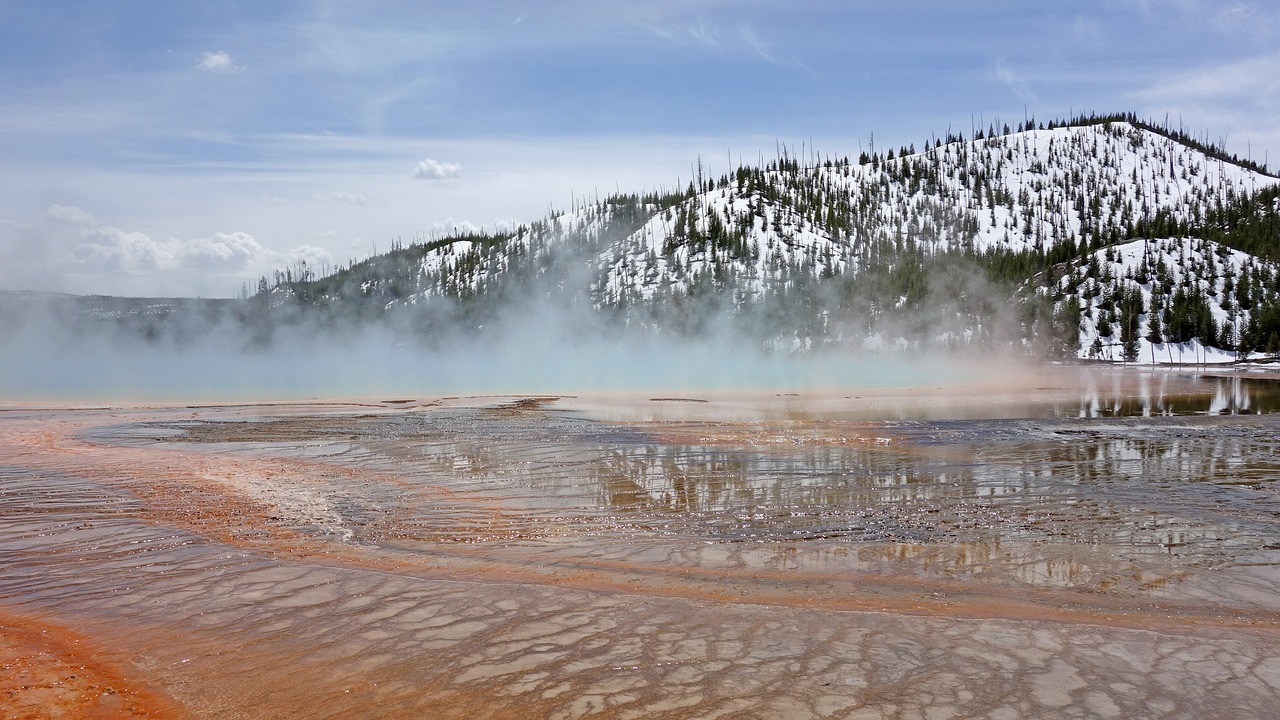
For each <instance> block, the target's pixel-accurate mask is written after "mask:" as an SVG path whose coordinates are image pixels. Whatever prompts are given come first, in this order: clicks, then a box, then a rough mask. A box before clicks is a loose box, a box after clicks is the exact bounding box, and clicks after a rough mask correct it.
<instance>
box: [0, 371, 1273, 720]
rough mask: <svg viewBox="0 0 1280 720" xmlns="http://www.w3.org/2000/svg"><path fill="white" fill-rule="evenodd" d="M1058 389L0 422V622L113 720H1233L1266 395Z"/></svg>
mask: <svg viewBox="0 0 1280 720" xmlns="http://www.w3.org/2000/svg"><path fill="white" fill-rule="evenodd" d="M1089 382H1090V383H1093V379H1092V378H1090V380H1089ZM1078 385H1080V386H1079V387H1078V386H1077V384H1072V385H1070V386H1064V387H1059V386H1057V385H1055V386H1054V387H1051V388H1050V387H1041V388H1032V389H1028V390H1025V391H1021V392H1014V393H1009V394H1006V395H996V394H993V393H992V392H990V391H988V390H983V389H977V390H974V391H972V392H971V393H968V394H965V395H963V396H958V395H957V394H956V393H950V394H948V393H945V392H944V393H939V392H933V391H930V392H916V391H913V392H912V393H908V394H902V393H898V394H894V393H888V392H880V393H878V394H871V393H868V394H864V395H858V394H854V393H849V394H836V395H831V394H828V395H825V396H821V397H818V396H813V395H810V396H790V395H785V396H784V395H780V394H773V395H768V394H757V395H754V396H750V395H746V394H743V395H739V396H728V395H722V396H713V395H705V396H699V395H681V396H676V395H655V396H653V397H627V398H617V397H612V398H610V397H592V398H585V397H584V398H573V397H557V398H535V397H524V398H518V397H517V398H513V397H505V398H443V399H429V398H423V399H416V398H415V399H402V398H394V399H392V400H395V402H376V401H375V402H363V403H332V404H320V403H315V404H300V405H253V406H210V407H168V408H157V407H146V408H144V407H127V406H113V407H104V408H98V409H89V408H80V409H76V408H67V407H63V408H43V409H41V408H12V409H10V410H8V411H7V412H4V413H0V427H2V428H3V429H4V432H3V434H2V435H0V438H2V439H0V557H3V561H2V562H0V608H2V609H4V610H5V611H6V612H9V613H11V614H13V616H14V617H21V618H24V620H23V623H24V625H23V626H24V627H33V626H43V627H47V628H49V629H61V630H59V631H60V632H61V631H64V630H65V631H69V632H74V633H76V637H84V638H87V639H88V640H89V641H92V643H93V645H94V647H96V648H102V649H103V650H101V651H99V652H98V653H96V655H95V657H96V659H97V660H98V661H100V665H101V668H100V672H102V673H114V674H113V675H111V677H113V678H117V680H115V682H116V684H117V685H121V684H124V683H126V682H127V683H129V684H130V685H129V687H131V688H133V687H136V688H137V691H138V692H140V693H141V692H146V693H153V695H148V696H147V697H155V698H163V699H164V703H166V704H161V702H160V701H159V700H157V701H156V704H155V706H154V708H152V707H151V706H147V707H143V706H142V705H138V706H137V707H138V708H141V709H139V710H138V711H137V712H138V713H142V712H144V711H145V712H153V713H156V714H154V715H145V714H135V715H126V714H121V715H119V716H120V717H135V716H137V717H150V716H155V717H163V716H166V715H164V714H163V713H169V715H167V716H189V717H242V718H266V717H289V716H297V711H298V708H306V713H305V714H306V715H307V716H309V717H388V716H398V715H414V714H417V715H421V716H427V715H429V716H435V717H499V718H500V717H566V718H567V717H611V718H612V717H637V718H638V717H659V718H662V717H667V718H691V717H743V718H745V717H779V718H802V717H902V718H907V717H1264V716H1267V714H1268V713H1270V712H1271V711H1272V710H1273V708H1274V707H1276V706H1277V703H1278V702H1280V592H1278V590H1280V522H1278V520H1280V498H1278V497H1277V489H1280V484H1278V483H1280V439H1278V437H1280V415H1276V414H1272V412H1273V411H1274V410H1275V409H1276V397H1277V392H1276V391H1277V388H1276V386H1275V385H1273V384H1270V383H1251V382H1248V381H1243V380H1240V379H1238V378H1236V379H1232V378H1227V379H1183V378H1177V377H1174V376H1170V375H1154V376H1146V375H1131V376H1125V379H1123V380H1122V381H1114V382H1113V381H1110V380H1108V382H1106V383H1102V384H1101V386H1100V387H1101V389H1099V386H1098V385H1097V384H1089V383H1078ZM966 407H968V408H971V409H969V410H966ZM42 624H43V625H42ZM15 627H16V626H15ZM0 629H2V628H0ZM16 632H17V630H14V633H16ZM11 635H12V634H11ZM4 637H5V636H4V635H3V633H0V640H3V638H4ZM15 637H16V636H15ZM26 637H27V638H28V640H29V639H30V637H29V636H26ZM60 647H64V648H65V647H66V643H63V645H62V646H60ZM4 648H5V645H4V643H3V642H0V650H3V649H4ZM64 654H65V653H64ZM68 657H69V656H68ZM68 662H70V661H68ZM10 667H11V665H10V664H5V665H4V667H3V668H0V673H5V672H9V673H10V677H15V678H16V677H17V675H13V674H12V672H11V671H10V670H9V668H10ZM49 672H53V671H49ZM104 676H105V675H104ZM99 685H101V684H99ZM35 686H36V684H33V683H31V682H25V683H24V682H20V681H14V682H11V683H10V684H9V685H5V684H4V678H3V677H0V690H4V689H6V688H9V687H13V688H15V690H14V691H13V694H11V695H10V696H8V697H9V699H8V700H6V698H5V696H4V695H0V705H3V704H4V703H6V702H8V703H9V704H10V707H15V708H16V707H19V705H18V703H19V702H25V703H27V705H28V706H29V705H31V703H32V702H36V703H37V704H38V703H39V702H40V700H39V697H42V696H38V695H33V694H31V690H30V688H32V687H35ZM23 687H26V688H27V690H26V691H23V690H21V688H23ZM94 687H98V685H95V686H94ZM23 692H26V694H25V695H24V694H23ZM100 696H101V692H99V696H95V701H97V699H96V698H97V697H100ZM140 697H141V696H140ZM24 698H25V699H24ZM32 698H36V700H32ZM106 702H108V703H110V702H114V701H112V700H110V698H108V700H107V701H106ZM111 707H113V708H117V707H118V706H117V705H112V706H111ZM6 709H7V708H6ZM11 714H13V713H11ZM13 715H14V716H18V717H21V716H22V715H16V714H13Z"/></svg>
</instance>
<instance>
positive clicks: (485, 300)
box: [276, 116, 1280, 358]
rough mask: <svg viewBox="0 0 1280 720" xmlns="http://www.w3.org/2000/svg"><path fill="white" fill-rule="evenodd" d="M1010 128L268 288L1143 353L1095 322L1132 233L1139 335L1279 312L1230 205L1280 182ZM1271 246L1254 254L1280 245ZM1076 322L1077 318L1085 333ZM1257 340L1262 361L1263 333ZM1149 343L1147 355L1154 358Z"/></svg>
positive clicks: (697, 190) (424, 249)
mask: <svg viewBox="0 0 1280 720" xmlns="http://www.w3.org/2000/svg"><path fill="white" fill-rule="evenodd" d="M1004 130H1005V131H1002V132H999V133H997V132H995V131H994V129H992V130H991V131H990V132H988V133H980V136H979V137H977V138H973V139H969V140H965V139H961V138H957V137H949V138H946V139H945V140H943V139H935V140H932V141H929V142H927V143H926V144H925V147H924V149H923V150H919V151H917V150H916V149H915V148H914V147H907V148H900V149H898V150H897V151H893V150H890V151H887V152H884V153H863V154H862V155H861V156H860V157H859V158H857V159H856V160H851V159H849V158H840V159H825V158H824V159H822V160H817V159H811V160H810V162H808V163H804V164H802V163H801V161H800V160H799V159H798V158H796V157H794V156H792V155H791V154H789V153H787V152H783V153H782V154H781V156H780V157H778V158H777V159H775V160H773V161H771V162H769V163H768V164H766V165H765V166H764V167H758V168H747V167H742V168H738V169H737V170H736V171H734V172H733V173H731V174H727V175H724V176H721V177H719V178H709V177H702V176H701V175H700V176H699V177H697V178H695V179H694V180H693V181H692V182H690V183H689V185H688V187H686V188H685V189H684V190H683V191H680V192H670V193H663V194H651V195H648V196H644V197H641V196H637V195H626V194H619V195H615V196H612V197H609V198H606V199H604V200H602V201H599V202H592V203H583V204H582V205H581V206H575V207H574V208H573V209H572V210H571V211H570V212H565V213H556V214H553V215H552V216H550V217H548V218H546V219H543V220H540V221H538V222H534V223H531V224H529V225H526V226H522V227H521V228H519V229H518V230H517V231H515V232H513V233H511V234H507V235H494V236H481V235H475V236H467V237H459V238H445V239H443V240H439V241H435V242H433V243H431V244H426V245H414V246H410V247H407V248H404V247H400V248H396V249H395V250H394V251H393V252H392V253H389V254H388V255H385V256H380V257H378V258H373V259H371V260H369V261H366V262H365V263H361V264H359V265H353V266H351V267H348V268H344V269H343V270H342V271H341V272H339V273H337V274H335V275H334V276H331V277H329V278H323V279H320V280H318V281H313V282H307V283H288V284H286V286H284V287H277V288H276V294H277V296H279V297H280V298H286V297H292V298H295V299H301V300H303V301H304V302H305V303H307V304H309V305H312V306H320V307H346V308H349V307H353V306H358V307H363V308H365V309H366V311H367V312H374V313H375V314H376V313H404V312H408V311H413V312H417V313H419V314H421V313H426V315H427V316H429V317H431V318H433V319H432V322H435V323H449V322H455V321H457V320H458V318H459V317H460V316H464V317H465V319H466V322H467V323H472V324H475V325H476V326H477V327H478V326H480V325H483V324H484V321H485V320H490V321H492V320H493V319H495V318H497V317H499V316H501V315H502V314H503V313H504V312H507V311H510V310H512V308H514V307H519V306H520V305H522V304H528V303H532V302H535V301H540V300H545V299H547V298H553V302H554V303H557V304H559V305H560V306H562V307H563V306H565V304H566V303H571V304H574V305H577V306H585V307H589V308H591V309H592V311H593V312H594V313H595V314H596V315H597V316H599V317H603V318H607V324H609V325H610V326H613V327H627V328H632V329H641V330H647V331H651V332H682V333H690V332H692V333H697V332H699V331H700V329H701V328H705V327H706V325H707V324H708V322H710V321H709V319H708V318H711V317H714V318H728V319H729V320H728V321H729V322H731V323H735V324H736V327H737V328H738V329H740V330H741V329H745V330H749V331H750V332H752V333H755V334H757V335H759V336H760V337H762V338H765V339H766V340H768V341H769V342H771V343H773V344H774V345H775V346H780V344H785V345H786V346H788V347H790V346H794V345H795V342H797V341H798V342H799V343H800V346H801V347H813V346H814V345H815V344H817V345H822V344H836V345H844V346H854V347H862V348H868V347H906V348H911V347H918V346H921V345H922V344H926V345H927V344H931V343H943V344H946V345H951V346H953V345H956V344H972V343H983V344H990V343H996V344H1003V345H1010V346H1014V347H1024V348H1030V347H1034V346H1040V347H1042V348H1056V350H1050V351H1049V352H1050V354H1055V355H1058V356H1065V357H1091V356H1095V357H1113V358H1114V357H1122V356H1128V357H1133V356H1134V353H1133V352H1132V350H1133V347H1132V343H1130V347H1129V348H1128V349H1129V350H1130V352H1128V353H1123V352H1121V353H1119V354H1117V352H1116V348H1115V347H1113V346H1114V345H1116V343H1118V342H1120V341H1119V340H1118V338H1119V336H1118V335H1114V336H1113V335H1107V334H1105V332H1103V331H1106V330H1112V327H1111V326H1113V325H1116V324H1117V323H1118V322H1119V318H1118V317H1113V316H1112V315H1113V311H1112V307H1102V308H1101V310H1099V307H1100V305H1099V304H1101V305H1103V306H1106V305H1108V301H1110V305H1111V306H1114V304H1115V300H1114V297H1116V296H1118V295H1119V294H1120V293H1121V291H1122V289H1123V288H1122V287H1121V285H1124V283H1119V284H1116V283H1112V284H1108V283H1111V282H1112V280H1114V279H1115V278H1121V279H1123V280H1124V281H1125V282H1126V283H1128V286H1131V285H1133V284H1134V282H1135V281H1136V280H1137V278H1136V277H1133V278H1129V277H1128V276H1130V275H1134V274H1135V273H1137V272H1138V268H1137V266H1136V265H1134V263H1135V262H1137V261H1135V260H1133V258H1132V257H1131V255H1132V252H1133V248H1134V247H1136V246H1134V245H1133V242H1134V241H1135V239H1136V238H1148V239H1152V238H1164V239H1163V240H1158V241H1151V242H1146V243H1144V244H1143V245H1142V247H1143V248H1144V251H1143V252H1144V255H1143V257H1144V258H1145V260H1144V261H1143V262H1144V263H1145V264H1144V265H1143V267H1144V268H1146V272H1147V274H1151V273H1152V272H1154V269H1153V268H1154V267H1155V264H1153V263H1155V261H1152V260H1150V258H1152V257H1156V256H1157V255H1158V256H1159V257H1160V258H1161V261H1162V262H1163V266H1164V267H1165V268H1166V270H1165V275H1164V276H1162V277H1161V279H1160V281H1159V284H1158V285H1144V284H1143V283H1137V285H1140V286H1143V288H1144V289H1143V290H1142V291H1141V292H1142V293H1145V294H1142V298H1143V307H1144V308H1145V309H1144V310H1143V312H1142V313H1140V315H1142V317H1143V318H1144V319H1143V320H1141V321H1140V322H1139V323H1138V324H1139V326H1140V328H1141V329H1139V330H1136V331H1135V332H1137V334H1138V335H1140V336H1141V337H1142V338H1145V337H1146V336H1147V335H1148V334H1150V335H1151V336H1152V337H1157V336H1159V337H1160V339H1161V341H1162V340H1163V337H1162V333H1158V332H1156V333H1152V332H1151V331H1150V329H1149V328H1148V326H1147V320H1146V319H1145V318H1146V317H1147V315H1151V316H1153V317H1154V316H1156V315H1160V314H1162V313H1164V312H1165V310H1166V309H1167V308H1171V307H1173V306H1174V305H1175V304H1176V303H1175V300H1176V298H1175V297H1174V295H1175V294H1176V289H1177V288H1183V289H1184V293H1183V294H1184V295H1188V294H1189V295H1188V296H1189V297H1192V298H1193V299H1192V300H1190V301H1188V300H1186V298H1185V297H1184V298H1182V300H1177V302H1180V303H1183V304H1185V302H1194V303H1200V304H1206V305H1211V306H1212V307H1210V308H1209V311H1208V312H1209V314H1210V315H1211V316H1212V318H1213V324H1212V325H1213V326H1212V327H1210V326H1209V324H1208V323H1200V325H1199V326H1198V327H1197V328H1196V334H1194V335H1193V337H1195V338H1198V341H1199V342H1200V343H1202V344H1204V345H1211V346H1215V347H1220V348H1223V347H1230V348H1232V349H1234V348H1235V347H1237V346H1238V345H1240V343H1241V342H1242V338H1244V337H1245V336H1246V335H1247V333H1246V334H1242V333H1244V332H1245V330H1246V329H1247V328H1248V327H1249V323H1251V322H1252V323H1254V324H1255V325H1256V324H1257V322H1258V321H1259V320H1261V319H1265V318H1266V317H1269V316H1266V315H1265V313H1259V312H1255V310H1256V309H1258V308H1262V307H1264V306H1269V304H1271V303H1272V302H1273V301H1274V296H1275V291H1276V279H1275V276H1274V266H1273V265H1270V264H1268V263H1267V262H1264V260H1263V258H1261V257H1253V256H1245V255H1244V254H1243V253H1240V252H1238V251H1235V254H1232V251H1228V250H1226V248H1225V245H1223V244H1224V243H1225V244H1226V245H1229V244H1232V243H1233V242H1234V240H1233V237H1234V236H1233V233H1232V231H1233V228H1235V227H1236V226H1238V225H1240V224H1241V223H1242V222H1248V221H1250V220H1249V218H1246V219H1245V220H1241V219H1240V218H1239V217H1233V216H1230V213H1228V212H1227V210H1228V209H1230V208H1236V207H1239V206H1240V205H1241V203H1242V201H1244V200H1247V199H1250V198H1256V197H1260V196H1262V195H1265V194H1266V193H1268V192H1273V191H1274V188H1275V187H1276V185H1277V183H1280V180H1278V179H1277V178H1276V177H1275V176H1272V175H1270V174H1268V173H1267V172H1266V171H1265V169H1264V168H1260V167H1258V166H1256V165H1254V164H1253V163H1250V162H1248V161H1241V160H1239V159H1238V158H1232V157H1229V156H1227V155H1226V154H1225V153H1224V152H1223V151H1221V150H1220V149H1218V148H1215V147H1213V146H1211V145H1205V144H1204V143H1200V142H1197V141H1195V140H1194V139H1192V138H1190V137H1187V136H1184V135H1181V134H1179V133H1176V132H1172V131H1170V130H1168V129H1162V128H1158V127H1155V126H1153V125H1151V124H1147V123H1141V122H1138V121H1137V120H1136V119H1135V118H1132V117H1130V116H1124V117H1120V116H1117V117H1114V118H1088V119H1082V120H1079V121H1077V122H1074V123H1061V124H1059V123H1051V124H1050V125H1049V126H1048V127H1043V126H1037V125H1035V124H1034V123H1028V124H1027V125H1026V126H1024V127H1023V128H1020V129H1019V130H1018V131H1016V132H1014V131H1007V128H1006V129H1004ZM1272 197H1274V194H1273V195H1272ZM1271 210H1272V211H1274V207H1272V208H1271ZM1251 212H1254V214H1255V215H1256V210H1255V211H1251ZM1254 219H1256V218H1254ZM1209 234H1214V235H1215V238H1214V239H1215V240H1216V243H1215V244H1213V246H1212V247H1211V246H1210V245H1206V244H1205V243H1206V242H1207V241H1206V240H1205V236H1206V235H1209ZM1269 237H1270V239H1268V235H1267V234H1266V233H1263V234H1262V236H1261V240H1258V239H1257V238H1256V237H1255V238H1253V239H1252V240H1251V242H1253V243H1254V245H1252V246H1250V250H1251V251H1252V252H1261V253H1262V254H1264V255H1266V254H1268V253H1269V252H1270V251H1268V250H1266V248H1267V247H1271V246H1278V247H1280V236H1276V235H1271V236H1269ZM1153 242H1154V245H1153ZM1258 243H1261V245H1258ZM1268 243H1270V245H1268ZM1153 247H1154V248H1155V249H1153ZM1259 248H1261V250H1260V249H1259ZM1100 253H1101V254H1100ZM1223 253H1227V255H1224V254H1223ZM1228 256H1229V257H1228ZM1277 257H1280V251H1277V252H1276V253H1275V255H1273V256H1272V257H1271V259H1272V260H1274V259H1276V258H1277ZM1115 258H1121V259H1120V260H1116V259H1115ZM1215 258H1218V260H1214V259H1215ZM1068 267H1069V268H1071V269H1070V270H1068V269H1067V268H1068ZM1103 267H1106V268H1107V269H1106V271H1105V272H1104V271H1103V270H1101V269H1095V270H1086V269H1085V268H1103ZM1055 268H1056V270H1055ZM1170 268H1172V269H1170ZM1228 271H1229V272H1228ZM1090 272H1093V273H1095V274H1096V275H1097V277H1092V276H1090V277H1088V280H1089V283H1087V284H1086V283H1084V282H1083V281H1081V280H1080V279H1079V277H1078V276H1080V275H1081V274H1082V273H1083V274H1084V275H1089V273H1090ZM1240 277H1245V278H1248V279H1247V280H1245V281H1244V282H1245V284H1246V285H1249V284H1250V283H1252V285H1250V287H1251V290H1250V292H1252V293H1255V294H1254V295H1252V296H1251V297H1250V298H1249V299H1248V304H1245V303H1241V302H1239V301H1237V300H1235V299H1234V296H1231V293H1233V292H1234V291H1233V290H1232V289H1231V288H1230V287H1227V288H1224V284H1226V285H1232V284H1235V283H1237V282H1239V281H1238V280H1236V278H1240ZM1108 278H1110V279H1108ZM1117 282H1118V281H1117ZM1055 283H1056V285H1055ZM1063 283H1066V285H1063ZM1170 283H1172V285H1171V284H1170ZM1083 285H1087V289H1086V290H1083V291H1082V290H1081V287H1082V286H1083ZM1126 287H1127V286H1126ZM1082 292H1087V293H1092V294H1090V295H1088V296H1087V297H1086V296H1084V295H1082V294H1081V293H1082ZM1068 295H1071V296H1073V297H1075V300H1074V303H1075V305H1070V304H1064V303H1066V302H1067V296H1068ZM1227 296H1231V299H1226V298H1227ZM1046 298H1047V299H1048V304H1046ZM1099 298H1103V299H1101V300H1100V299H1099ZM1202 298H1204V299H1206V300H1205V302H1204V303H1201V302H1200V300H1201V299H1202ZM1209 299H1212V302H1210V301H1209ZM1077 305H1078V307H1077ZM1178 307H1179V308H1181V307H1182V306H1181V305H1178ZM1069 311H1078V312H1079V313H1080V317H1079V318H1078V319H1077V321H1076V322H1075V323H1072V322H1071V318H1070V317H1067V315H1065V313H1068V312H1069ZM1099 312H1101V313H1103V314H1105V321H1106V324H1105V325H1104V323H1103V322H1102V320H1101V319H1099V317H1098V313H1099ZM1255 316H1257V317H1256V318H1255ZM1126 321H1127V322H1128V321H1129V319H1128V316H1126ZM717 322H719V320H717ZM1159 322H1160V321H1158V320H1157V321H1156V325H1157V327H1156V328H1155V329H1156V330H1160V327H1159ZM1130 324H1132V323H1131V322H1130ZM1228 326H1229V331H1224V328H1226V327H1228ZM1178 329H1179V331H1178V333H1177V334H1176V337H1177V338H1178V340H1177V342H1188V341H1189V339H1188V338H1184V337H1183V335H1185V333H1184V332H1183V330H1184V329H1185V328H1184V327H1183V325H1181V324H1179V325H1178ZM1255 329H1256V330H1257V332H1256V333H1255V334H1261V335H1262V336H1263V340H1262V341H1261V345H1262V347H1261V348H1258V349H1263V348H1265V344H1266V338H1267V337H1269V334H1268V332H1264V331H1263V330H1262V329H1261V328H1255ZM1211 330H1212V331H1213V332H1212V333H1211V332H1210V331H1211ZM1131 334H1132V333H1127V334H1126V340H1132V338H1130V337H1128V335H1131ZM770 338H771V339H770ZM1112 338H1116V339H1115V340H1112ZM1097 340H1101V349H1099V348H1098V347H1096V346H1097V344H1098V343H1096V342H1095V341H1097ZM1255 340H1256V338H1255V337H1254V335H1248V339H1247V340H1246V341H1245V344H1246V345H1247V346H1248V347H1247V348H1246V349H1250V348H1252V347H1253V346H1254V345H1258V344H1259V343H1258V342H1255ZM1143 342H1145V341H1144V340H1142V339H1141V338H1140V339H1139V341H1138V348H1139V355H1143V356H1150V355H1152V353H1147V352H1143V351H1144V350H1149V349H1150V348H1148V347H1147V346H1146V345H1143V344H1142V343H1143ZM1155 344H1156V345H1157V346H1161V345H1163V343H1162V342H1156V343H1155ZM1166 354H1168V353H1166Z"/></svg>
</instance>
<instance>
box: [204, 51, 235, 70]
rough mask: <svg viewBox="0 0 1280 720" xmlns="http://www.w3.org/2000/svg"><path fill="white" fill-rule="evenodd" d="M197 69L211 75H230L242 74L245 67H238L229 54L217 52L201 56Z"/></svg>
mask: <svg viewBox="0 0 1280 720" xmlns="http://www.w3.org/2000/svg"><path fill="white" fill-rule="evenodd" d="M196 69H197V70H203V71H205V72H211V73H219V74H230V73H238V72H241V71H243V70H244V67H243V66H241V65H237V64H236V63H235V61H234V60H232V59H231V56H230V55H228V54H227V53H225V52H223V51H221V50H218V51H217V52H207V53H205V54H204V55H202V56H200V59H199V60H198V61H196Z"/></svg>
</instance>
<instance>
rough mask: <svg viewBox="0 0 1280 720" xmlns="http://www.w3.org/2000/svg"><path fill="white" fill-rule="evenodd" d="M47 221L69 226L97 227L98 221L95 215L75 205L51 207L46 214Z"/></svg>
mask: <svg viewBox="0 0 1280 720" xmlns="http://www.w3.org/2000/svg"><path fill="white" fill-rule="evenodd" d="M44 216H45V219H46V220H50V221H52V222H59V223H67V224H68V225H97V224H98V219H97V218H95V217H94V216H93V213H90V212H85V211H84V210H81V209H80V208H78V207H76V206H75V205H57V204H54V205H50V206H49V209H48V210H46V211H45V213H44Z"/></svg>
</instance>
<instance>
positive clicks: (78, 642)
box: [0, 613, 182, 720]
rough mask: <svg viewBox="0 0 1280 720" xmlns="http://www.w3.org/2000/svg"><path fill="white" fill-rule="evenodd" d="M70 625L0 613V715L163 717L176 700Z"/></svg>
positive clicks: (86, 719) (28, 719) (101, 719)
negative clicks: (114, 660) (133, 673)
mask: <svg viewBox="0 0 1280 720" xmlns="http://www.w3.org/2000/svg"><path fill="white" fill-rule="evenodd" d="M108 657H109V654H108V653H105V652H103V651H102V650H100V649H99V648H96V647H94V646H93V645H92V644H90V643H89V641H88V640H86V639H84V638H82V637H79V636H77V635H75V634H73V633H71V632H69V631H67V630H64V629H62V628H59V627H57V626H55V625H50V624H48V623H46V622H43V621H41V620H38V619H36V618H32V617H30V616H22V617H19V616H16V615H13V614H10V613H0V715H3V717H4V718H7V719H12V720H35V719H36V718H65V719H66V720H81V719H83V720H91V719H92V720H143V719H150V720H164V719H166V718H178V717H182V715H181V714H180V713H178V712H177V710H175V709H174V707H173V706H172V704H170V702H169V701H168V700H167V699H165V698H164V697H162V696H160V695H159V694H157V693H156V692H154V691H152V690H151V689H149V688H147V687H146V685H145V684H144V683H142V682H140V681H138V680H136V679H134V678H131V677H129V674H128V673H126V672H124V671H122V670H121V669H120V668H119V667H117V666H115V665H114V664H113V663H111V662H110V661H109V660H107V658H108Z"/></svg>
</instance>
